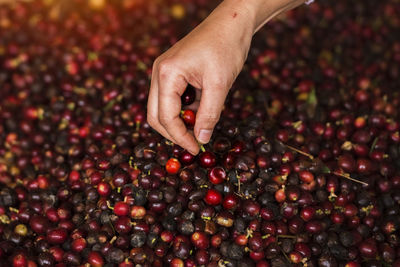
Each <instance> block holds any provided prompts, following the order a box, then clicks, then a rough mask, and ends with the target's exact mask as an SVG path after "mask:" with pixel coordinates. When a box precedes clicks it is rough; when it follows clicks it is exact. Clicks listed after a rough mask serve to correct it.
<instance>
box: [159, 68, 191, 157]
mask: <svg viewBox="0 0 400 267" xmlns="http://www.w3.org/2000/svg"><path fill="white" fill-rule="evenodd" d="M186 86H187V82H186V80H185V78H184V77H183V76H181V75H168V76H165V75H160V76H159V79H158V88H159V98H158V116H159V121H160V123H161V125H162V126H163V127H164V128H165V130H166V131H167V132H168V134H169V135H170V136H171V137H172V138H174V140H175V141H176V142H177V144H178V145H180V146H181V147H183V148H185V149H186V150H188V151H189V152H190V153H192V154H194V155H195V154H197V153H198V152H199V145H198V143H197V142H196V139H195V138H194V136H193V134H191V133H190V132H189V131H188V129H187V128H186V126H185V124H184V123H183V121H182V119H181V118H180V116H179V115H180V112H181V95H182V94H183V92H184V91H185V89H186Z"/></svg>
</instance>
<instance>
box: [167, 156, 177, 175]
mask: <svg viewBox="0 0 400 267" xmlns="http://www.w3.org/2000/svg"><path fill="white" fill-rule="evenodd" d="M180 168H181V163H180V162H179V161H178V160H177V159H175V158H170V159H169V160H168V161H167V163H166V164H165V169H166V170H167V172H168V173H169V174H177V173H178V171H179V169H180Z"/></svg>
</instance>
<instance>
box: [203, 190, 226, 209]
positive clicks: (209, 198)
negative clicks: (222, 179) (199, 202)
mask: <svg viewBox="0 0 400 267" xmlns="http://www.w3.org/2000/svg"><path fill="white" fill-rule="evenodd" d="M204 201H205V202H206V203H207V204H208V205H211V206H216V205H218V204H220V203H221V201H222V195H221V193H220V192H218V191H217V190H215V189H208V191H207V194H206V196H205V197H204Z"/></svg>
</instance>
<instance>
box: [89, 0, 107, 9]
mask: <svg viewBox="0 0 400 267" xmlns="http://www.w3.org/2000/svg"><path fill="white" fill-rule="evenodd" d="M105 5H106V0H90V1H89V6H90V7H91V8H93V9H101V8H103V7H104V6H105Z"/></svg>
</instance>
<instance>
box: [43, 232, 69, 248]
mask: <svg viewBox="0 0 400 267" xmlns="http://www.w3.org/2000/svg"><path fill="white" fill-rule="evenodd" d="M46 237H47V242H49V243H50V244H54V245H57V244H58V245H59V244H62V243H64V242H65V241H66V240H67V237H68V233H67V230H65V229H63V228H55V229H52V230H50V231H48V232H47V236H46Z"/></svg>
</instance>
